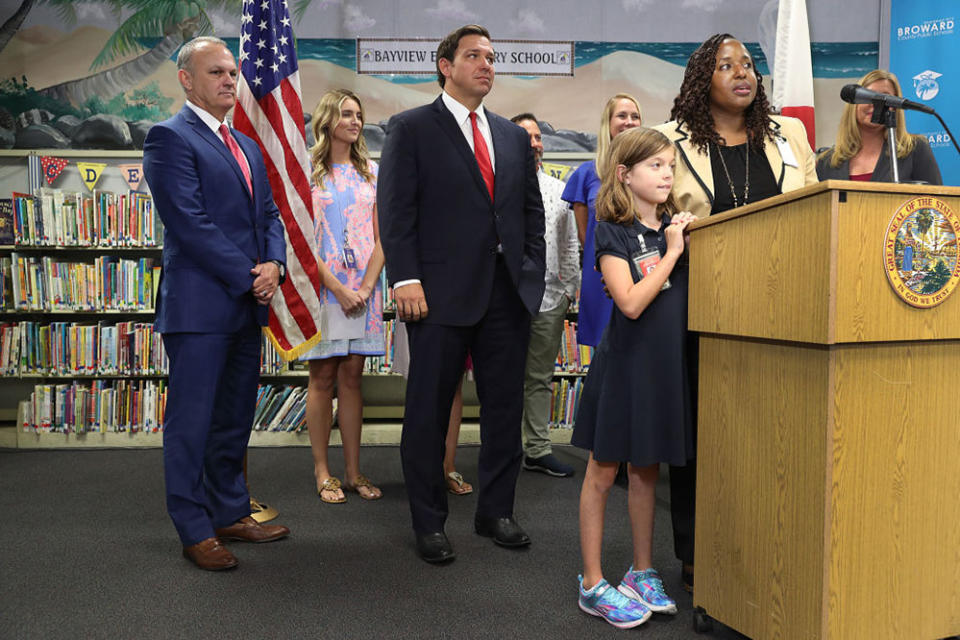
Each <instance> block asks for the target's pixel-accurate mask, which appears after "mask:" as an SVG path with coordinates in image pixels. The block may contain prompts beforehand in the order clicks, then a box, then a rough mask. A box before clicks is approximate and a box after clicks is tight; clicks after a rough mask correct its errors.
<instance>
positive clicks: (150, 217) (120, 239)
mask: <svg viewBox="0 0 960 640" xmlns="http://www.w3.org/2000/svg"><path fill="white" fill-rule="evenodd" d="M12 195H13V197H12V198H11V199H10V208H11V214H10V218H11V223H12V224H11V226H12V236H13V239H12V241H11V242H8V243H6V244H16V245H20V246H39V247H43V246H51V247H52V246H56V247H156V246H160V245H162V243H163V225H162V223H161V222H160V218H159V216H157V215H156V213H155V211H154V208H153V199H152V198H151V197H150V194H148V193H144V192H141V191H127V192H126V193H119V194H118V193H113V192H110V191H101V190H94V191H93V193H92V194H87V193H82V192H65V191H62V190H60V189H50V188H47V187H42V188H40V190H39V192H38V194H37V195H36V196H34V195H32V194H28V193H18V192H14V193H13V194H12ZM0 244H3V243H0Z"/></svg>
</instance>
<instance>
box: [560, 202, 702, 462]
mask: <svg viewBox="0 0 960 640" xmlns="http://www.w3.org/2000/svg"><path fill="white" fill-rule="evenodd" d="M667 224H669V216H664V219H663V224H662V225H661V227H660V229H657V230H654V229H648V228H647V227H646V226H644V225H643V224H641V223H640V222H639V221H637V220H635V221H634V222H633V223H630V224H624V225H621V224H613V223H610V222H600V223H597V229H596V237H597V239H596V255H597V258H598V264H599V256H602V255H613V256H617V257H620V258H623V259H624V260H626V261H627V262H628V263H629V264H630V273H631V275H632V276H633V281H634V282H639V281H640V274H639V273H638V272H637V270H636V268H635V267H634V265H633V262H632V260H631V256H632V255H634V254H636V253H638V252H639V251H640V242H639V241H638V239H637V236H638V234H641V233H642V234H643V238H644V243H645V245H646V246H647V247H649V248H652V247H654V246H656V247H658V248H659V249H660V255H661V256H662V255H664V254H665V253H666V250H667V243H666V239H665V238H664V234H663V230H664V228H665V227H666V225H667ZM669 281H670V285H671V286H670V288H669V289H666V290H663V291H660V292H659V293H658V294H657V297H656V298H654V299H653V301H652V302H651V303H650V304H649V305H648V306H647V308H646V309H644V311H643V313H641V314H640V317H639V318H637V319H636V320H631V319H629V318H628V317H627V316H625V315H624V314H623V313H622V312H621V311H620V309H618V308H617V307H616V306H615V305H614V306H613V308H612V311H611V313H610V322H609V324H608V325H607V328H606V330H605V331H604V333H603V337H602V338H601V339H600V344H599V346H598V347H597V350H596V353H595V354H594V358H593V361H592V362H591V363H590V371H589V373H587V379H586V380H585V381H584V384H583V395H582V397H581V399H580V407H579V409H578V410H577V418H576V421H575V423H574V427H573V435H572V437H571V439H570V442H571V444H574V445H576V446H578V447H580V448H583V449H588V450H590V451H592V452H593V457H594V459H595V460H597V461H598V462H629V463H630V464H632V465H634V466H638V467H639V466H647V465H650V464H654V463H658V462H665V463H668V464H671V465H676V466H682V465H685V464H687V461H688V460H690V459H692V458H693V457H694V432H693V407H692V405H691V400H690V385H689V377H688V370H687V283H688V267H687V264H686V256H684V257H682V258H681V259H680V261H678V262H677V265H676V267H674V269H673V271H672V272H671V273H670V278H669Z"/></svg>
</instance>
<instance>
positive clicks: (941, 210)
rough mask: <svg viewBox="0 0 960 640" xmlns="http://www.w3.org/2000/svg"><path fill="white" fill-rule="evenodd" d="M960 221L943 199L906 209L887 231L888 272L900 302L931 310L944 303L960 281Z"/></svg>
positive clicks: (920, 202)
mask: <svg viewBox="0 0 960 640" xmlns="http://www.w3.org/2000/svg"><path fill="white" fill-rule="evenodd" d="M958 237H960V219H958V217H957V214H956V213H955V212H954V211H953V209H951V208H950V206H949V205H948V204H947V203H946V202H944V201H943V200H940V199H938V198H934V197H931V196H922V197H919V198H913V199H911V200H907V201H906V202H905V203H903V204H902V205H901V206H900V208H899V209H897V211H896V213H894V214H893V218H892V219H891V220H890V224H889V225H888V226H887V232H886V234H885V235H884V241H883V266H884V270H885V271H886V273H887V279H888V280H889V281H890V285H891V286H892V287H893V290H894V292H895V293H896V294H897V296H898V297H899V298H900V299H901V300H903V301H904V302H906V303H907V304H909V305H911V306H914V307H918V308H922V309H926V308H930V307H935V306H937V305H938V304H940V303H942V302H943V301H944V300H946V299H947V297H948V296H949V295H950V294H951V293H952V292H953V290H954V289H955V288H956V286H957V282H958V281H960V247H958V246H957V238H958Z"/></svg>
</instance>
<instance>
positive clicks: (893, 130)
mask: <svg viewBox="0 0 960 640" xmlns="http://www.w3.org/2000/svg"><path fill="white" fill-rule="evenodd" d="M870 122H874V123H876V124H882V125H883V126H885V127H886V128H887V147H889V151H890V167H891V168H892V171H893V181H894V182H900V166H899V165H898V164H897V112H896V111H894V109H893V107H890V106H888V105H887V104H885V103H884V101H883V100H874V101H873V116H872V117H871V118H870Z"/></svg>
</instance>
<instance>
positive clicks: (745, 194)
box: [713, 141, 750, 209]
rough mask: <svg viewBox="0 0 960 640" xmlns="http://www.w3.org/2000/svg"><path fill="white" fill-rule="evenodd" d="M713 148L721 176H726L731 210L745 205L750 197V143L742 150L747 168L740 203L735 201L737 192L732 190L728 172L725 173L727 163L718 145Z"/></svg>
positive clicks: (731, 181)
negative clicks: (731, 197) (715, 151)
mask: <svg viewBox="0 0 960 640" xmlns="http://www.w3.org/2000/svg"><path fill="white" fill-rule="evenodd" d="M713 146H715V147H716V148H717V155H718V156H719V157H720V166H722V167H723V175H725V176H727V184H729V185H730V195H731V196H733V208H734V209H736V208H737V207H739V206H740V205H741V204H747V198H748V197H749V196H750V142H749V141H748V142H747V146H746V148H745V149H744V155H745V156H746V157H747V168H746V174H747V175H746V178H745V179H744V184H743V202H742V203H741V202H740V201H739V200H738V199H737V192H736V190H735V189H734V188H733V180H732V179H731V178H730V172H729V171H727V162H726V160H724V159H723V152H722V151H721V150H720V145H718V144H717V143H716V142H714V143H713Z"/></svg>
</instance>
